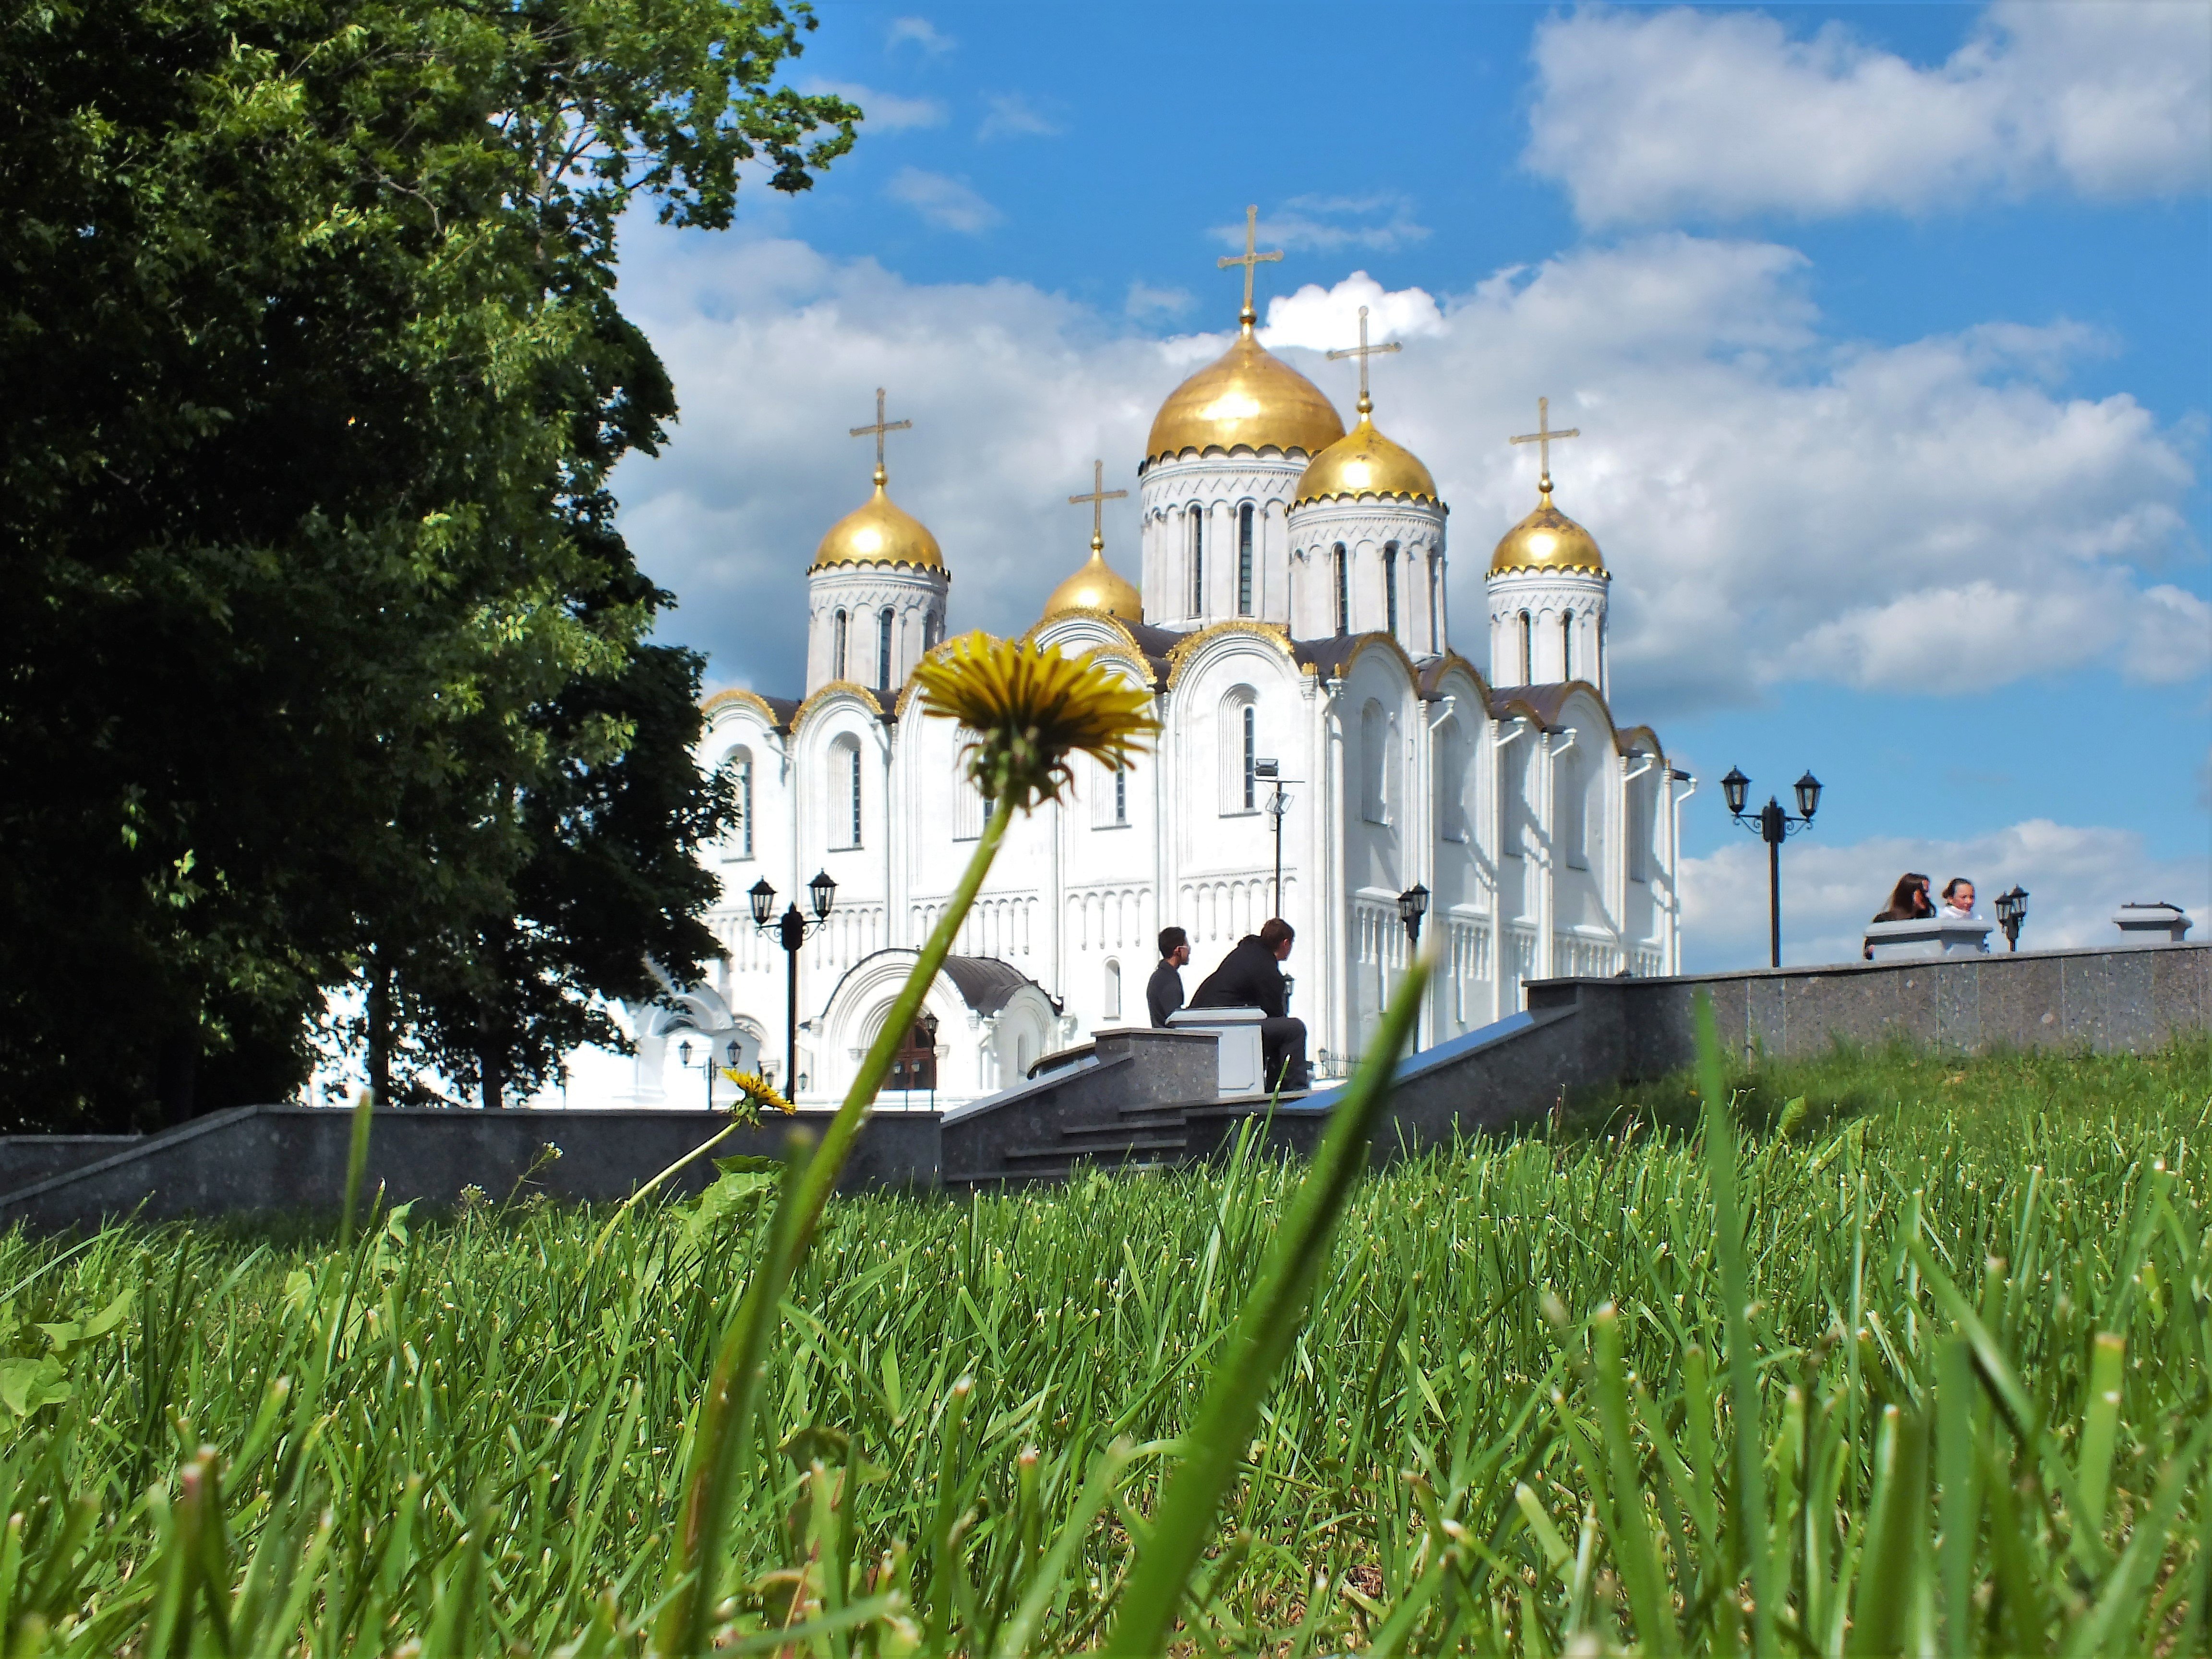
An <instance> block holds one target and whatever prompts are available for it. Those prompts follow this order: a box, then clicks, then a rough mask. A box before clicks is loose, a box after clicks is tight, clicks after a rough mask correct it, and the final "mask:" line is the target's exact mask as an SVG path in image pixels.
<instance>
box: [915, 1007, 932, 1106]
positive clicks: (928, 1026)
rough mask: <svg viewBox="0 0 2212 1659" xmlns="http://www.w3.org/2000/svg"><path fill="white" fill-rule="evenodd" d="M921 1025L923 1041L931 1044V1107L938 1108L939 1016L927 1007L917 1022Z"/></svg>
mask: <svg viewBox="0 0 2212 1659" xmlns="http://www.w3.org/2000/svg"><path fill="white" fill-rule="evenodd" d="M915 1024H917V1025H919V1026H921V1035H922V1039H923V1041H925V1042H927V1043H928V1044H929V1109H930V1110H931V1111H935V1110H936V1109H937V1016H936V1015H935V1014H933V1013H931V1012H929V1010H928V1009H927V1008H925V1009H923V1010H922V1011H921V1018H920V1019H918V1020H916V1021H915Z"/></svg>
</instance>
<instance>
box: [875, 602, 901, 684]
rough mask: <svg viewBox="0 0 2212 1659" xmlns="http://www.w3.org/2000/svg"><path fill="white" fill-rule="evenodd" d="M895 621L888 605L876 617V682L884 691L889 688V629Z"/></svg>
mask: <svg viewBox="0 0 2212 1659" xmlns="http://www.w3.org/2000/svg"><path fill="white" fill-rule="evenodd" d="M896 621H897V618H896V616H895V614H894V613H893V611H892V610H891V608H890V606H889V605H885V606H884V614H883V615H882V616H880V617H877V618H876V684H877V685H878V687H879V688H880V689H882V690H885V691H888V690H890V689H891V629H892V628H893V627H894V626H895V625H896Z"/></svg>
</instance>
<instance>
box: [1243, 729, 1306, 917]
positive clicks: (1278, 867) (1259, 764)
mask: <svg viewBox="0 0 2212 1659" xmlns="http://www.w3.org/2000/svg"><path fill="white" fill-rule="evenodd" d="M1252 775H1253V777H1254V778H1255V779H1257V780H1259V781H1262V782H1265V783H1267V784H1269V785H1271V786H1272V793H1270V794H1269V795H1268V797H1267V807H1266V809H1265V810H1266V811H1267V816H1268V817H1271V818H1273V820H1274V829H1275V886H1274V895H1275V896H1274V902H1273V908H1272V909H1271V910H1270V911H1269V914H1270V915H1278V916H1279V915H1282V914H1283V814H1284V813H1285V812H1287V811H1290V810H1291V798H1290V797H1289V796H1288V795H1286V794H1285V793H1283V786H1284V785H1285V784H1286V783H1297V782H1298V781H1299V780H1298V779H1297V778H1286V777H1285V776H1284V775H1283V763H1282V762H1280V761H1273V760H1255V761H1254V762H1253V763H1252Z"/></svg>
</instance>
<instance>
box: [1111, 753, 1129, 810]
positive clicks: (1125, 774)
mask: <svg viewBox="0 0 2212 1659" xmlns="http://www.w3.org/2000/svg"><path fill="white" fill-rule="evenodd" d="M1128 821H1129V769H1128V768H1127V767H1126V766H1117V767H1115V769H1114V822H1115V823H1127V822H1128Z"/></svg>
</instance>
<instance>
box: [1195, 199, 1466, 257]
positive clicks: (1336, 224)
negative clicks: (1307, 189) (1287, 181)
mask: <svg viewBox="0 0 2212 1659" xmlns="http://www.w3.org/2000/svg"><path fill="white" fill-rule="evenodd" d="M1255 234H1257V235H1258V237H1259V240H1260V242H1261V245H1262V246H1281V247H1285V248H1292V249H1295V248H1305V249H1310V250H1320V251H1324V252H1326V251H1330V250H1334V249H1337V248H1364V249H1367V250H1370V251H1371V252H1378V253H1388V252H1390V251H1392V250H1393V249H1395V248H1401V247H1405V246H1407V245H1409V244H1411V243H1413V242H1419V241H1425V240H1427V239H1428V235H1429V228H1428V227H1427V226H1426V225H1424V224H1419V223H1417V222H1415V221H1414V219H1413V200H1412V198H1411V197H1406V196H1401V195H1398V194H1395V192H1384V193H1382V194H1378V195H1373V196H1293V197H1291V198H1290V200H1288V201H1286V202H1285V203H1284V204H1283V205H1282V206H1281V208H1279V210H1276V211H1275V212H1273V213H1270V214H1267V215H1264V216H1262V217H1261V220H1260V222H1259V224H1258V226H1257V227H1256V232H1255ZM1213 237H1214V240H1216V241H1218V242H1219V243H1220V244H1221V245H1222V246H1224V247H1227V248H1233V249H1235V250H1236V251H1237V252H1240V253H1241V252H1243V249H1244V226H1243V222H1242V221H1239V222H1237V223H1236V224H1233V225H1216V226H1215V227H1214V228H1213Z"/></svg>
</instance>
